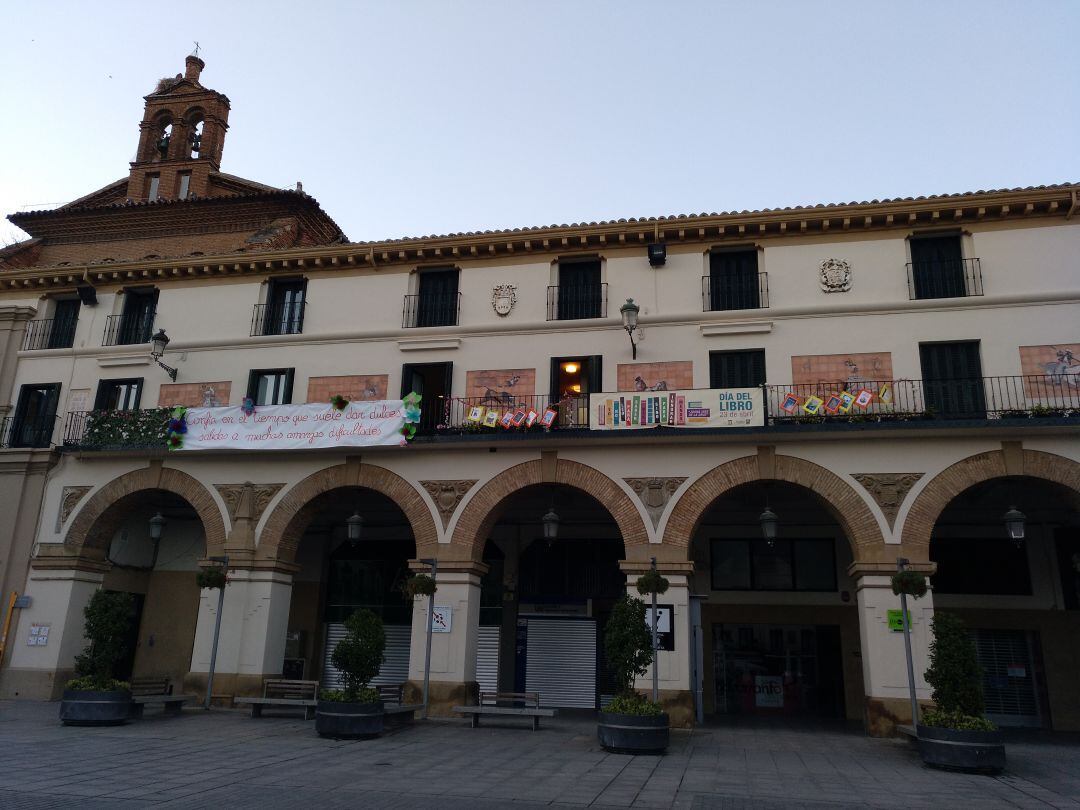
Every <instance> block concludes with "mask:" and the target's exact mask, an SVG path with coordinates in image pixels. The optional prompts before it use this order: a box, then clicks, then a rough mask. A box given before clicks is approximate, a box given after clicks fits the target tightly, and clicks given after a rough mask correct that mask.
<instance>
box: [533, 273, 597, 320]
mask: <svg viewBox="0 0 1080 810" xmlns="http://www.w3.org/2000/svg"><path fill="white" fill-rule="evenodd" d="M600 278H601V265H600V259H561V260H560V261H559V283H558V284H557V285H555V286H553V287H548V313H547V319H548V320H549V321H555V320H558V321H570V320H577V319H579V318H606V317H607V284H604V283H602V282H601V280H600Z"/></svg>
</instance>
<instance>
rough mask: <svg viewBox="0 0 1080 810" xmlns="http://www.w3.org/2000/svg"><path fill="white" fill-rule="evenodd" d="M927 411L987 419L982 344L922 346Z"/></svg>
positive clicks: (961, 343) (929, 344)
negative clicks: (980, 350) (980, 346)
mask: <svg viewBox="0 0 1080 810" xmlns="http://www.w3.org/2000/svg"><path fill="white" fill-rule="evenodd" d="M919 359H920V360H921V361H922V376H923V390H924V394H925V396H926V408H927V410H928V411H931V412H933V413H935V414H937V415H939V416H950V417H964V418H966V419H985V418H986V400H985V398H984V396H983V379H982V363H981V362H980V360H979V341H977V340H964V341H958V342H956V343H920V344H919Z"/></svg>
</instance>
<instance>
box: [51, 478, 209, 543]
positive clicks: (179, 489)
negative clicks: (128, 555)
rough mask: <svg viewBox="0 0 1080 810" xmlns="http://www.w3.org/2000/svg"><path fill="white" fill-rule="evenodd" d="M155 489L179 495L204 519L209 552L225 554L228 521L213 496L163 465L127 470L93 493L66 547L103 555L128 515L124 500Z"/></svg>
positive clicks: (69, 533) (73, 524)
mask: <svg viewBox="0 0 1080 810" xmlns="http://www.w3.org/2000/svg"><path fill="white" fill-rule="evenodd" d="M154 489H163V490H165V491H166V492H171V493H173V494H174V495H179V496H180V497H181V498H183V499H184V500H185V501H187V502H188V504H189V505H190V506H191V508H192V509H194V510H195V512H196V514H197V515H198V516H199V520H200V521H202V526H203V534H204V535H205V537H206V554H207V555H215V556H216V555H220V554H224V553H225V521H224V519H223V518H222V516H221V509H220V508H218V505H217V501H215V500H214V496H213V495H211V494H210V491H209V490H208V489H207V488H206V487H204V486H203V485H202V484H201V483H199V481H198V480H197V479H195V478H192V477H191V476H190V475H188V474H187V473H185V472H181V471H180V470H173V469H170V468H168V467H160V466H151V467H147V468H144V469H142V470H133V471H132V472H129V473H124V474H123V475H121V476H120V477H118V478H114V479H113V480H112V481H110V482H109V483H107V484H106V485H105V486H103V487H102V488H101V489H99V490H98V491H97V492H95V493H94V494H93V495H91V496H90V499H89V500H88V501H87V502H86V504H85V505H84V506H83V508H82V509H80V510H79V512H78V513H77V514H76V515H75V517H74V519H72V521H71V526H69V527H68V531H67V535H66V536H65V537H64V546H65V547H66V548H67V549H68V550H69V551H70V552H71V553H73V554H75V555H76V556H80V557H91V558H99V559H101V558H104V555H105V552H106V551H108V546H109V542H110V541H111V539H112V537H113V535H114V534H115V533H116V531H117V529H119V528H120V524H121V523H122V522H123V520H124V517H125V510H124V509H123V508H121V503H122V502H125V501H130V500H133V499H134V498H135V497H136V496H137V495H139V493H141V492H146V491H148V490H154Z"/></svg>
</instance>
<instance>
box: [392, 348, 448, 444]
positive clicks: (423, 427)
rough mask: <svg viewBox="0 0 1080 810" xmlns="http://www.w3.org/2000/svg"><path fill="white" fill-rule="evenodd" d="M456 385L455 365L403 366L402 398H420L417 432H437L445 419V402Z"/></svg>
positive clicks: (417, 364)
mask: <svg viewBox="0 0 1080 810" xmlns="http://www.w3.org/2000/svg"><path fill="white" fill-rule="evenodd" d="M453 384H454V364H453V363H405V364H404V365H402V367H401V395H402V396H403V397H404V396H405V395H407V394H409V393H412V392H414V391H415V392H416V393H417V394H419V395H420V397H421V400H420V424H419V425H418V426H417V428H416V429H417V432H418V433H427V434H430V433H434V432H435V426H436V425H439V424H442V423H443V422H444V421H445V419H446V403H447V402H448V400H449V398H450V391H451V389H452V387H453Z"/></svg>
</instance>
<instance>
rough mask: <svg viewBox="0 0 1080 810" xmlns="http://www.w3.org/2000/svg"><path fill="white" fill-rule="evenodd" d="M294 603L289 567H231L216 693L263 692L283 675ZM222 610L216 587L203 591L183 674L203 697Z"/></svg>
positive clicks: (187, 683)
mask: <svg viewBox="0 0 1080 810" xmlns="http://www.w3.org/2000/svg"><path fill="white" fill-rule="evenodd" d="M291 602H292V573H291V571H290V570H288V568H287V567H286V566H282V565H280V564H279V565H277V566H273V567H268V568H261V569H260V568H242V569H230V570H229V584H228V585H226V586H225V602H224V606H223V610H222V616H221V637H220V640H219V641H218V651H217V664H216V666H215V671H214V694H215V695H222V696H228V697H230V698H231V697H235V696H240V695H261V694H262V682H263V679H264V678H268V677H275V676H280V675H281V668H282V665H283V664H284V661H285V634H286V632H287V631H288V627H289V607H290V605H291ZM217 608H218V592H217V590H216V589H215V590H211V589H203V591H202V592H201V594H200V596H199V620H198V624H197V626H196V629H195V644H194V647H193V648H192V652H191V671H190V672H189V673H188V674H187V676H186V677H185V678H184V688H185V690H186V691H189V692H199V693H201V694H202V695H203V696H205V695H206V681H207V676H208V674H209V672H210V655H211V651H212V648H213V643H214V623H215V620H216V618H217ZM227 702H229V701H227Z"/></svg>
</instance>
